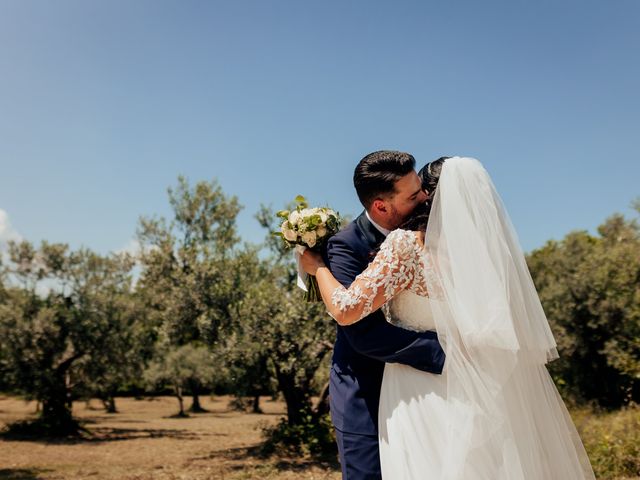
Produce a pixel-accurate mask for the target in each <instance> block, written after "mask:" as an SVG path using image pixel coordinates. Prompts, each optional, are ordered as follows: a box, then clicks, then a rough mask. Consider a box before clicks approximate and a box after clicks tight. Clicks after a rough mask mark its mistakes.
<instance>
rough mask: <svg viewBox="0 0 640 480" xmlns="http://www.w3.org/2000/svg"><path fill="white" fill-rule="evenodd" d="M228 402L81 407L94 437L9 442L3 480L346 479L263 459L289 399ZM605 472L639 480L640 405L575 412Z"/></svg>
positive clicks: (3, 414) (319, 468)
mask: <svg viewBox="0 0 640 480" xmlns="http://www.w3.org/2000/svg"><path fill="white" fill-rule="evenodd" d="M230 400H231V399H230V398H229V397H214V398H202V403H203V407H204V408H205V409H207V410H208V412H207V413H201V414H192V415H191V416H189V417H188V418H173V417H172V416H173V415H174V414H175V413H176V411H177V402H176V400H175V399H173V398H170V397H159V398H154V399H145V400H134V399H131V398H118V399H117V407H118V410H119V412H120V413H117V414H107V413H104V410H102V408H100V407H101V406H100V405H99V404H98V402H94V403H93V404H90V405H87V404H85V403H84V402H82V403H81V402H78V403H76V404H75V405H74V415H75V416H76V417H77V418H78V419H79V420H81V421H82V422H83V424H84V427H85V428H86V429H87V431H88V432H89V435H88V436H85V438H82V439H69V440H55V441H54V440H50V441H46V440H29V441H27V440H8V439H6V438H4V439H0V479H1V480H36V479H43V480H44V479H51V480H53V479H56V480H67V479H91V480H106V479H113V480H115V479H119V480H120V479H122V480H147V479H158V480H169V479H171V480H176V479H189V480H192V479H193V480H200V479H213V480H218V479H219V480H246V479H261V480H294V479H296V480H321V479H322V480H338V479H340V471H339V465H338V464H337V462H336V461H335V460H333V459H331V460H328V461H326V462H320V461H317V460H312V459H309V458H305V457H300V456H286V455H283V456H277V457H276V456H274V457H269V458H263V457H261V456H260V455H259V454H258V451H259V445H260V443H261V442H262V437H261V430H262V428H263V427H265V426H273V425H275V424H276V423H277V422H278V420H279V419H280V418H281V417H282V416H283V415H284V413H285V406H284V404H283V403H282V402H273V401H270V400H268V399H263V400H262V405H261V406H262V409H263V410H264V414H262V415H260V414H250V413H242V412H237V411H234V410H232V409H230V408H228V405H229V402H230ZM35 408H36V407H35V403H33V402H30V403H27V402H24V401H22V400H19V399H16V398H12V397H0V428H2V427H3V426H4V425H6V424H8V423H12V422H15V421H18V420H24V419H26V418H33V417H34V412H35ZM572 415H573V417H574V420H575V423H576V425H577V427H578V429H579V431H580V433H581V436H582V439H583V441H584V444H585V447H586V449H587V451H588V453H589V456H590V458H591V462H592V464H593V466H594V469H595V471H596V474H597V476H598V478H599V479H602V480H613V479H615V480H622V479H627V480H630V479H634V480H640V408H638V407H630V408H627V409H624V410H621V411H618V412H610V413H607V412H598V411H594V410H592V409H587V408H578V409H573V410H572Z"/></svg>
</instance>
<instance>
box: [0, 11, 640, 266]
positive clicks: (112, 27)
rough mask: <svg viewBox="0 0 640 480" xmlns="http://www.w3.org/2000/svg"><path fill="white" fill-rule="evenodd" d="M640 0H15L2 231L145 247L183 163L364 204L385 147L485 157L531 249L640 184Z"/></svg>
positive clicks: (5, 17)
mask: <svg viewBox="0 0 640 480" xmlns="http://www.w3.org/2000/svg"><path fill="white" fill-rule="evenodd" d="M639 27H640V2H638V1H637V0H608V1H604V0H599V1H590V0H586V1H576V0H568V1H559V0H553V1H552V0H539V1H536V2H531V1H524V0H509V1H484V2H478V1H471V0H468V1H457V0H452V1H447V2H443V1H439V2H436V1H394V2H391V1H387V2H378V1H371V0H369V1H348V2H345V1H323V2H304V1H299V0H298V1H265V0H262V1H241V0H235V1H203V0H200V1H195V0H194V1H177V0H175V1H160V0H152V1H151V0H149V1H145V0H135V1H131V0H127V1H120V0H109V1H106V0H105V1H97V0H89V1H87V0H78V1H71V0H58V1H56V2H49V1H44V0H42V1H34V0H0V242H1V241H3V240H6V239H7V238H26V239H29V240H32V241H35V242H39V241H40V240H41V239H47V240H49V241H60V242H68V243H69V244H70V245H71V246H72V247H74V248H75V247H79V246H80V245H84V246H88V247H90V248H93V249H95V250H97V251H99V252H103V253H106V252H108V251H112V250H120V249H123V248H126V247H127V246H128V245H130V242H131V240H132V239H133V237H134V233H135V228H136V225H137V221H138V217H139V216H140V215H152V214H158V215H168V214H169V213H170V212H169V207H168V201H167V195H166V189H167V187H169V186H171V185H174V184H175V182H176V177H177V176H178V175H179V174H183V175H186V176H187V177H188V178H189V179H190V180H191V181H192V182H195V181H198V180H207V179H212V178H216V179H218V181H219V182H220V183H221V185H222V187H223V188H224V190H225V191H226V192H227V193H229V194H234V195H237V196H238V197H239V199H240V202H241V203H242V204H243V205H244V206H245V208H244V210H243V212H242V213H241V215H240V216H239V219H238V225H239V229H240V233H241V235H242V236H243V238H244V239H245V240H250V241H260V240H261V239H262V237H263V232H262V231H261V230H260V228H259V226H258V225H257V222H256V221H255V220H254V218H253V215H254V214H255V212H256V211H257V210H258V207H259V205H260V204H261V203H265V204H270V205H272V206H273V207H274V208H276V209H278V208H281V207H282V206H283V205H284V204H285V202H287V201H288V200H291V199H292V198H293V197H295V196H296V195H297V194H305V195H306V196H307V197H308V198H309V200H310V202H311V203H313V204H329V205H331V206H333V207H334V208H336V209H338V210H340V211H341V213H345V214H352V215H355V214H357V213H359V211H360V210H361V208H360V206H359V203H358V201H357V198H356V195H355V192H354V191H353V186H352V180H351V179H352V174H353V168H354V167H355V165H356V163H357V162H358V160H359V159H360V158H361V157H362V156H364V155H365V154H366V153H368V152H371V151H373V150H378V149H383V148H384V149H399V150H404V151H408V152H411V153H413V154H414V155H415V157H416V159H417V161H418V165H419V166H421V165H422V164H424V163H426V162H427V161H429V160H431V159H434V158H436V157H439V156H441V155H467V156H474V157H476V158H478V159H480V160H481V161H482V162H483V163H484V165H485V166H486V168H487V169H488V170H489V172H490V173H491V175H492V177H493V179H494V181H495V183H496V185H497V187H498V190H499V192H500V193H501V195H502V197H503V200H504V202H505V204H506V206H507V209H508V210H509V212H510V214H511V216H512V219H513V222H514V224H515V226H516V229H517V230H518V233H519V235H520V240H521V243H522V245H523V247H524V248H525V250H527V251H528V250H531V249H533V248H536V247H539V246H541V245H542V244H543V243H544V242H545V241H546V240H547V239H550V238H561V237H562V236H564V235H565V234H566V233H567V232H569V231H570V230H574V229H588V230H591V231H594V228H595V227H596V226H597V225H598V224H600V223H601V222H602V221H603V220H604V219H605V218H606V217H607V216H608V215H610V214H611V213H613V212H616V211H618V212H622V213H625V214H627V215H629V216H631V215H633V213H632V211H631V210H630V208H629V204H630V202H631V200H632V199H633V198H635V197H637V196H639V195H640V187H639V179H640V158H639V155H638V150H639V142H638V138H640V94H639V91H640V89H639V87H638V86H639V85H640V55H639V54H638V52H640V28H639Z"/></svg>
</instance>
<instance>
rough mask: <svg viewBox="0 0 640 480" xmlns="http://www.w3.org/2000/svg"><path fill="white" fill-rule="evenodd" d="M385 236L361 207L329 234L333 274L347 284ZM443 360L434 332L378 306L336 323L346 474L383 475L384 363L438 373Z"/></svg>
mask: <svg viewBox="0 0 640 480" xmlns="http://www.w3.org/2000/svg"><path fill="white" fill-rule="evenodd" d="M384 238H385V237H384V235H383V234H382V233H381V232H379V231H378V230H377V229H376V228H375V227H374V226H373V224H372V223H371V222H370V221H369V219H368V218H367V216H366V215H365V214H364V212H363V213H362V214H361V215H360V216H359V217H358V218H356V219H355V220H354V221H353V222H351V223H350V224H349V225H348V226H347V227H346V228H344V229H343V230H341V231H340V232H339V233H338V234H336V235H335V236H333V237H332V238H331V239H329V242H328V243H327V248H326V251H325V252H324V260H325V262H326V264H327V266H328V267H329V269H330V270H331V273H333V275H334V277H335V278H336V279H337V280H338V281H339V282H340V283H341V284H342V285H344V286H345V287H349V285H351V283H352V282H353V281H354V280H355V278H356V276H357V275H358V274H360V273H361V272H362V271H364V270H365V269H366V267H367V265H368V264H369V262H370V261H371V260H373V257H375V251H376V249H377V248H378V247H379V246H380V244H381V243H382V242H383V241H384ZM444 360H445V355H444V351H443V350H442V348H441V346H440V344H439V343H438V338H437V335H436V334H435V332H413V331H409V330H405V329H402V328H400V327H396V326H394V325H391V324H390V323H388V322H387V321H386V320H385V318H384V315H383V314H382V312H381V311H380V310H378V311H376V312H374V313H372V314H371V315H369V316H367V317H365V318H364V319H362V320H360V321H359V322H357V323H355V324H353V325H349V326H346V327H341V326H339V325H338V326H337V335H336V343H335V346H334V350H333V358H332V362H331V363H332V364H331V372H330V376H329V395H330V408H331V419H332V421H333V425H334V427H335V429H336V439H337V442H338V451H339V453H340V463H341V465H342V478H343V479H346V480H379V479H380V478H381V474H380V454H379V449H378V403H379V401H380V387H381V385H382V374H383V371H384V364H385V363H402V364H405V365H409V366H411V367H414V368H416V369H418V370H422V371H424V372H430V373H438V374H439V373H442V368H443V366H444Z"/></svg>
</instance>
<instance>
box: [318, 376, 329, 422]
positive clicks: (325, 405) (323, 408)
mask: <svg viewBox="0 0 640 480" xmlns="http://www.w3.org/2000/svg"><path fill="white" fill-rule="evenodd" d="M328 412H329V382H327V383H325V385H324V387H322V392H321V393H320V398H319V399H318V403H317V404H316V408H315V414H316V415H317V416H318V417H320V416H322V415H324V414H325V413H328Z"/></svg>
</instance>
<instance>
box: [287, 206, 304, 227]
mask: <svg viewBox="0 0 640 480" xmlns="http://www.w3.org/2000/svg"><path fill="white" fill-rule="evenodd" d="M301 218H302V217H301V216H300V213H299V212H298V211H297V210H294V211H293V212H291V213H290V214H289V222H290V223H291V225H297V224H298V222H300V219H301Z"/></svg>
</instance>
